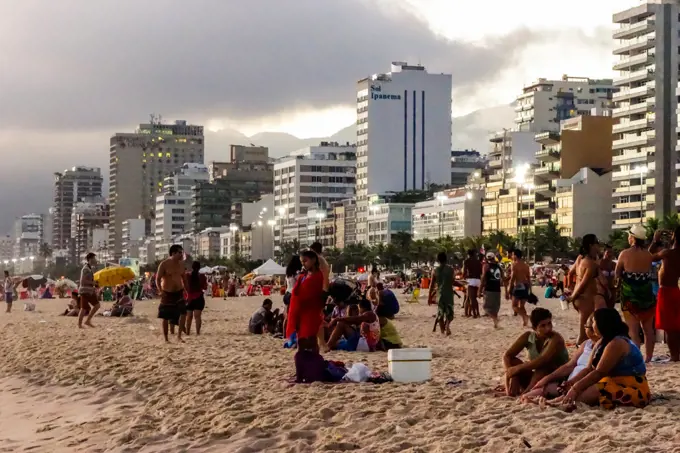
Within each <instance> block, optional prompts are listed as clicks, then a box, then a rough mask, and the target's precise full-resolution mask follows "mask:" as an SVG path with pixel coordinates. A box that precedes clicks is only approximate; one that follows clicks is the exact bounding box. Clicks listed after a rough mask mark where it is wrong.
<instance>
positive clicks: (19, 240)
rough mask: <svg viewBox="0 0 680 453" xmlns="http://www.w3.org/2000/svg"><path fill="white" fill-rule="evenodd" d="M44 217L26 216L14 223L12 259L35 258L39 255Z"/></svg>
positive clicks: (37, 215) (42, 237)
mask: <svg viewBox="0 0 680 453" xmlns="http://www.w3.org/2000/svg"><path fill="white" fill-rule="evenodd" d="M44 227H45V216H44V215H42V214H27V215H23V216H21V217H19V218H18V219H17V220H16V221H15V222H14V258H17V259H21V258H28V257H30V256H33V257H36V256H38V255H39V253H40V245H41V244H42V243H43V242H44V235H43V228H44Z"/></svg>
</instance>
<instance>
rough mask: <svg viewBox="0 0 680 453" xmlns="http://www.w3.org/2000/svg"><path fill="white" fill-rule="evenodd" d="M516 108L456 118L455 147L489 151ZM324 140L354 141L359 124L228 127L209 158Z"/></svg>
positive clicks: (210, 143) (210, 139)
mask: <svg viewBox="0 0 680 453" xmlns="http://www.w3.org/2000/svg"><path fill="white" fill-rule="evenodd" d="M514 118H515V111H514V107H513V105H512V104H510V105H499V106H496V107H490V108H487V109H480V110H476V111H474V112H472V113H469V114H467V115H464V116H459V117H454V118H452V124H453V127H452V141H453V149H475V150H477V151H479V152H482V153H486V152H487V150H488V148H489V139H488V137H489V134H491V133H492V132H496V131H499V130H501V129H503V128H504V127H508V128H509V127H512V125H513V120H514ZM322 141H327V142H338V143H348V142H349V143H354V142H355V141H356V126H355V125H354V124H351V125H349V126H347V127H345V128H344V129H341V130H339V131H338V132H336V133H335V134H333V135H331V136H330V137H313V138H298V137H296V136H294V135H291V134H287V133H285V132H259V133H257V134H255V135H252V136H250V137H248V136H246V135H243V134H242V133H240V132H238V131H236V130H230V129H224V130H221V131H218V132H206V138H205V147H206V161H207V162H209V161H212V160H228V159H229V145H231V144H240V145H249V144H251V143H252V144H254V145H258V146H266V147H268V148H269V155H270V156H271V157H282V156H285V155H286V154H289V153H290V152H291V151H295V150H298V149H300V148H304V147H305V146H313V145H318V144H319V143H320V142H322Z"/></svg>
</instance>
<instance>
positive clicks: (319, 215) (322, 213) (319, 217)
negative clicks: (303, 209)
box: [316, 212, 326, 241]
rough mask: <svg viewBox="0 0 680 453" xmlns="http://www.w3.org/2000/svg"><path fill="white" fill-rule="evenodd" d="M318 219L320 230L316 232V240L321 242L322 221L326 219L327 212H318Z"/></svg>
mask: <svg viewBox="0 0 680 453" xmlns="http://www.w3.org/2000/svg"><path fill="white" fill-rule="evenodd" d="M316 218H317V220H318V221H319V222H318V227H317V228H318V229H317V231H316V240H317V241H318V240H319V233H320V232H321V221H322V220H323V219H325V218H326V213H325V212H317V213H316Z"/></svg>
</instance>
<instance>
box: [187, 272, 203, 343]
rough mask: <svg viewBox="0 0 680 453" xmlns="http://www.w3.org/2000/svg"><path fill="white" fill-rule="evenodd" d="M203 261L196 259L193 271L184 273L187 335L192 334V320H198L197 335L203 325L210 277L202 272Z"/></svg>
mask: <svg viewBox="0 0 680 453" xmlns="http://www.w3.org/2000/svg"><path fill="white" fill-rule="evenodd" d="M200 269H201V263H200V262H198V261H194V262H193V263H192V264H191V273H189V274H184V278H185V281H184V287H185V288H186V292H187V301H188V302H187V314H186V323H185V326H186V327H185V329H184V330H185V331H186V334H187V335H190V334H191V321H192V320H193V319H195V320H196V335H200V334H201V326H202V325H203V319H202V317H201V316H202V315H203V310H204V309H205V291H206V290H207V289H208V279H207V278H206V276H205V275H204V274H201V273H200V272H199V270H200Z"/></svg>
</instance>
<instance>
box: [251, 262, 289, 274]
mask: <svg viewBox="0 0 680 453" xmlns="http://www.w3.org/2000/svg"><path fill="white" fill-rule="evenodd" d="M253 273H254V274H256V275H286V268H285V267H283V266H279V265H278V264H276V263H275V262H274V260H272V259H268V260H267V261H266V262H265V263H264V264H263V265H262V266H260V267H258V268H257V269H255V270H254V271H253Z"/></svg>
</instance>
